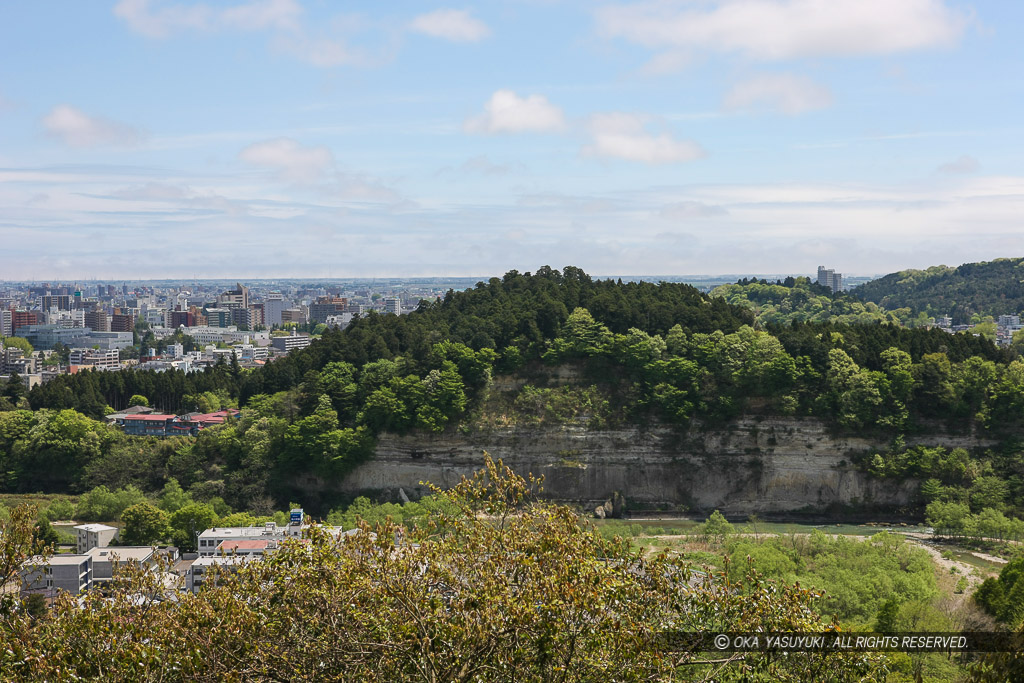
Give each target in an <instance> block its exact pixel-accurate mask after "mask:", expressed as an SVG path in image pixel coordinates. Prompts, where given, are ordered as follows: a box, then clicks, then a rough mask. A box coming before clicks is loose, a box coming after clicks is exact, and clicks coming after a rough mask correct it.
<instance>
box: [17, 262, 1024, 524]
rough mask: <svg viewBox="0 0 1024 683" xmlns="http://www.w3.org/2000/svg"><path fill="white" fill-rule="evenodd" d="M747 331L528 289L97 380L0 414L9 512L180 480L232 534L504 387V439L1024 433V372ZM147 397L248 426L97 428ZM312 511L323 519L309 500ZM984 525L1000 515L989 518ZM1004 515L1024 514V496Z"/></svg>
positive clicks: (823, 337)
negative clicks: (734, 427) (794, 422)
mask: <svg viewBox="0 0 1024 683" xmlns="http://www.w3.org/2000/svg"><path fill="white" fill-rule="evenodd" d="M753 322H754V320H753V316H752V315H751V313H750V311H748V310H746V309H744V308H740V307H737V306H733V305H730V304H729V303H727V302H726V301H724V300H723V299H721V298H709V297H706V296H703V295H701V294H700V293H699V292H697V291H696V290H695V289H693V288H692V287H689V286H686V285H681V284H667V283H662V284H659V285H655V284H651V283H622V282H616V281H612V280H605V281H594V280H592V279H591V278H590V277H589V276H587V275H586V274H585V273H583V272H582V271H581V270H579V269H577V268H572V267H569V268H566V269H565V270H564V271H563V272H559V271H557V270H553V269H550V268H542V269H541V270H539V271H538V272H537V273H535V274H529V273H526V274H520V273H517V272H515V271H513V272H510V273H507V274H506V275H505V276H504V277H503V278H492V279H491V280H489V281H488V282H486V283H485V282H481V283H479V284H478V285H477V286H476V287H474V288H472V289H469V290H466V291H464V292H458V293H456V292H449V293H448V295H446V296H445V297H444V299H443V300H438V301H435V302H424V303H422V304H421V306H420V308H419V310H417V311H416V312H414V313H412V314H409V315H403V316H394V315H377V314H370V315H368V316H365V317H362V318H359V319H357V320H355V321H353V323H352V324H351V325H350V326H349V327H348V328H347V329H345V330H344V331H337V330H335V331H328V332H325V334H324V335H323V338H322V339H321V340H319V341H317V342H314V343H313V344H312V345H311V346H310V347H309V348H307V349H303V350H298V351H295V352H292V353H291V354H289V355H288V356H287V357H285V358H282V359H280V360H275V361H273V362H271V363H268V364H267V365H266V366H265V367H264V368H261V369H258V370H253V371H248V370H243V369H241V368H239V367H238V366H237V364H234V363H224V364H221V365H218V366H217V367H214V368H211V369H209V370H208V371H206V372H203V373H197V374H188V375H186V374H184V373H180V372H165V373H153V372H134V371H124V372H105V373H97V372H82V373H78V374H76V375H67V376H61V377H58V378H56V379H54V380H52V381H51V382H48V383H47V384H44V385H41V386H39V387H36V388H34V389H33V390H32V392H31V393H30V394H29V396H28V397H27V399H26V398H25V397H20V398H18V399H17V402H16V403H15V402H13V401H11V400H10V399H7V404H6V406H7V407H8V408H16V409H14V410H7V411H6V412H0V492H2V491H9V492H28V491H43V492H48V493H81V492H84V491H86V490H88V489H91V488H94V487H99V486H105V487H106V488H107V490H109V491H118V490H123V489H125V488H126V487H128V486H134V487H136V488H137V489H138V490H139V491H141V492H143V493H144V494H149V495H155V494H156V493H157V492H159V491H161V490H163V488H164V487H165V486H166V485H167V484H168V483H169V482H170V481H171V480H172V479H173V480H175V481H176V484H175V485H178V484H180V486H181V487H182V489H183V490H185V491H186V492H187V493H188V494H189V495H190V496H191V497H192V499H193V500H194V501H195V502H197V503H208V504H211V505H213V504H216V505H220V506H221V507H220V509H219V510H218V514H219V515H221V516H223V515H225V514H230V511H231V510H246V511H252V512H254V513H257V514H261V515H266V514H270V513H272V512H273V510H274V509H277V508H278V507H279V506H283V505H285V504H286V503H287V502H289V501H290V500H295V499H296V498H298V497H299V496H303V502H304V503H306V504H307V506H308V507H310V508H311V509H313V510H314V511H317V512H320V513H326V512H327V511H328V510H329V509H331V508H332V507H334V506H335V505H336V503H337V502H341V501H334V500H328V499H324V500H320V499H315V498H313V496H314V494H311V493H310V492H309V490H308V489H309V487H308V486H303V485H302V483H301V482H302V478H303V477H316V478H319V479H321V480H323V481H326V482H331V481H338V480H340V479H341V478H343V477H344V476H346V474H347V473H349V472H350V471H351V470H352V469H353V468H354V467H356V466H358V465H359V464H360V463H361V462H363V461H365V460H366V459H367V458H370V457H372V455H373V452H374V448H375V444H376V438H377V435H378V434H380V433H382V432H388V433H397V434H406V433H436V432H444V431H446V430H452V429H463V430H465V429H472V428H473V426H474V425H475V424H479V423H480V418H481V415H482V413H483V411H484V406H485V404H486V402H487V398H488V396H489V392H490V386H491V382H492V378H493V377H494V376H495V375H503V376H506V377H512V378H516V377H518V378H520V384H522V381H523V380H525V386H523V387H522V388H521V389H520V390H519V391H518V393H517V394H516V395H515V396H513V397H512V398H511V399H510V409H509V411H508V415H507V419H510V420H515V421H521V422H522V423H524V424H530V423H535V422H553V421H554V422H557V421H560V420H566V419H576V418H577V417H580V416H584V415H586V416H588V417H589V419H590V421H591V425H592V426H595V427H599V426H601V425H602V424H605V423H607V422H608V421H615V420H617V421H622V422H629V423H634V424H655V423H657V424H669V425H677V426H678V427H679V428H680V429H685V428H686V427H687V425H688V424H689V422H690V420H691V419H692V418H694V417H700V418H701V419H702V421H703V423H704V424H719V425H725V424H726V423H727V422H728V421H729V420H730V419H732V418H734V417H736V416H738V415H740V414H743V413H749V412H758V413H760V414H775V415H807V416H816V417H820V418H822V419H824V420H826V421H828V422H830V423H831V424H832V425H833V426H834V428H835V429H837V430H855V431H864V430H871V431H873V432H875V433H876V434H878V435H881V436H883V437H888V436H891V437H892V438H893V439H894V443H895V440H896V437H898V436H899V435H900V434H902V433H904V432H908V431H912V430H921V429H924V430H930V429H933V425H934V422H935V421H936V420H939V421H943V422H946V423H947V424H948V425H950V426H951V427H952V428H953V429H961V430H968V429H973V428H974V427H975V426H976V425H977V426H980V427H981V428H985V429H988V430H990V431H991V432H992V433H993V434H997V435H998V434H1002V433H1007V434H1011V433H1013V431H1014V430H1016V429H1018V428H1019V427H1021V426H1024V398H1022V397H1024V362H1022V361H1011V356H1010V355H1009V354H1008V353H1007V352H1004V351H1002V350H1000V349H998V348H996V347H995V346H994V345H993V344H992V343H991V342H989V341H988V340H986V339H984V338H981V337H975V336H972V335H969V334H958V335H949V334H946V333H944V332H941V331H939V330H926V329H907V328H904V327H900V326H897V325H892V324H884V323H880V324H871V325H841V324H833V323H814V322H805V323H799V322H796V321H793V322H791V323H790V324H787V325H780V326H775V325H768V326H767V329H764V330H758V329H755V328H754V327H753V326H752V323H753ZM559 365H571V366H573V367H574V368H575V369H576V372H577V374H578V381H577V382H576V383H575V385H574V386H572V387H566V388H560V389H559V388H550V387H545V386H537V385H534V384H531V382H530V378H531V376H532V375H533V374H534V370H535V369H537V368H539V367H544V366H549V367H554V366H559ZM134 395H139V396H143V397H146V398H147V399H148V400H149V402H150V404H151V405H154V406H157V407H158V409H161V410H168V411H172V410H180V409H181V408H182V407H185V406H189V405H192V404H194V403H196V402H200V401H201V402H204V403H206V404H210V403H218V404H219V405H221V406H224V405H235V404H237V405H239V406H240V407H241V409H242V413H241V416H240V418H239V419H237V420H232V421H229V423H228V424H225V425H223V426H219V427H213V428H210V429H207V430H204V431H203V432H202V433H200V435H199V436H198V437H196V438H176V439H166V440H161V441H157V440H154V439H144V438H137V437H128V436H125V435H123V434H121V433H120V432H118V431H116V430H114V429H113V428H111V427H107V426H105V425H103V424H101V423H100V422H97V421H96V419H97V418H100V417H101V416H102V415H103V413H104V412H106V411H107V410H109V409H111V408H121V407H124V406H125V405H126V404H127V402H128V401H130V400H131V399H132V397H133V396H134ZM898 450H899V449H898V448H894V449H893V452H892V453H885V454H880V458H881V459H882V465H881V466H876V465H877V463H874V462H873V461H866V462H865V463H864V466H865V468H869V469H870V471H871V472H872V474H876V475H877V476H890V477H905V476H915V475H916V470H914V469H913V468H909V467H902V466H901V465H900V466H897V465H896V464H894V465H893V466H892V467H889V466H887V463H888V462H889V461H890V460H892V461H893V462H894V463H897V462H902V461H898V457H899V453H898ZM1018 451H1019V449H1017V448H1016V447H1013V446H1008V447H1007V448H1006V449H1003V450H1001V451H1000V453H999V455H998V457H997V456H996V455H994V454H986V453H976V454H972V455H971V457H972V459H973V461H974V462H976V465H973V466H971V467H970V468H967V469H965V470H964V471H963V472H959V471H957V472H954V473H940V474H937V475H936V474H928V475H926V476H929V477H932V476H935V477H937V478H939V480H940V482H941V484H942V485H943V486H946V487H947V488H948V491H949V493H948V495H944V496H943V498H944V499H948V500H950V501H959V500H961V499H962V498H963V496H968V497H970V496H971V495H973V494H972V493H971V491H972V487H973V486H974V482H975V480H976V479H977V478H978V477H984V476H995V477H999V478H1008V477H1011V476H1012V475H1013V474H1014V473H1015V472H1016V468H1017V464H1016V463H1017V462H1018V457H1017V455H1016V454H1017V452H1018ZM311 498H312V499H311ZM985 507H990V506H989V505H986V506H985ZM996 507H1000V509H1004V510H1006V511H1013V510H1015V509H1017V508H1018V507H1024V487H1018V486H1016V485H1015V484H1011V485H1009V486H1008V487H1007V488H1006V489H1005V495H1004V496H1003V497H1002V500H1001V501H1000V502H999V504H998V505H997V506H996Z"/></svg>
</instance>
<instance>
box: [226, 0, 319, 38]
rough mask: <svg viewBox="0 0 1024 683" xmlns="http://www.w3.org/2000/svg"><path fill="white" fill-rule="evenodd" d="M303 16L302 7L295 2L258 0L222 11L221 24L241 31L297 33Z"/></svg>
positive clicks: (289, 0) (290, 0) (292, 0)
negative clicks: (273, 30)
mask: <svg viewBox="0 0 1024 683" xmlns="http://www.w3.org/2000/svg"><path fill="white" fill-rule="evenodd" d="M301 16H302V7H301V6H299V4H298V3H297V2H295V0H262V1H259V0H257V1H256V2H249V3H243V4H241V5H236V6H234V7H229V8H227V9H225V10H221V12H220V23H221V24H222V25H223V26H225V27H228V28H234V29H237V30H240V31H262V30H266V29H278V30H283V31H296V30H298V28H299V19H300V17H301Z"/></svg>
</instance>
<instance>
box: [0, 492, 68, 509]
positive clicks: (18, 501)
mask: <svg viewBox="0 0 1024 683" xmlns="http://www.w3.org/2000/svg"><path fill="white" fill-rule="evenodd" d="M54 498H66V499H68V500H70V501H71V502H72V503H75V504H77V503H78V496H69V495H62V494H53V493H0V505H2V506H4V507H7V508H13V507H17V506H19V505H24V504H26V503H28V504H31V505H35V506H36V507H37V508H38V509H40V510H42V509H44V508H46V506H48V505H49V504H50V501H52V500H53V499H54Z"/></svg>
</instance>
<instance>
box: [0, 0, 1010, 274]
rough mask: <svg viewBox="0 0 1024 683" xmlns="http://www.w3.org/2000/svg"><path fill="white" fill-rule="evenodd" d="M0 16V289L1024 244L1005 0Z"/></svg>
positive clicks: (266, 1)
mask: <svg viewBox="0 0 1024 683" xmlns="http://www.w3.org/2000/svg"><path fill="white" fill-rule="evenodd" d="M52 10H53V8H52V7H47V6H44V5H33V4H31V3H29V4H25V3H21V4H11V5H7V6H4V7H2V8H0V44H3V45H4V47H3V48H0V54H3V55H4V56H5V57H6V59H3V60H0V235H2V247H3V251H4V254H5V256H6V257H7V258H5V259H4V263H3V266H0V280H6V281H14V280H36V281H47V280H65V281H67V280H79V281H91V280H92V279H96V280H111V281H113V280H117V281H120V280H123V279H127V280H129V281H135V280H149V279H179V280H186V281H187V280H191V279H195V278H198V279H209V278H210V277H213V276H216V277H218V278H224V279H227V278H229V277H230V278H239V279H243V280H258V279H286V278H311V279H355V278H365V277H388V276H391V277H399V278H415V277H486V276H494V275H498V276H500V275H501V274H502V273H504V272H506V271H508V270H511V269H517V270H520V271H535V270H536V269H537V268H539V267H540V266H542V265H544V264H548V265H550V266H552V267H555V268H561V267H563V266H565V265H569V264H572V265H576V266H579V267H581V268H583V269H584V270H585V271H587V272H589V273H591V274H615V273H622V274H633V275H638V276H642V275H648V276H650V275H656V274H667V275H683V274H697V273H701V274H709V275H714V274H728V273H738V274H744V273H748V274H750V273H807V274H808V275H813V269H814V268H815V267H816V266H817V265H818V264H819V263H824V264H827V265H828V267H829V268H834V269H835V270H837V271H840V272H842V273H844V274H851V275H875V274H882V273H886V272H891V271H896V270H902V269H905V268H923V267H927V266H930V265H938V264H946V265H950V266H956V265H959V264H961V263H965V262H971V261H984V260H992V259H995V258H999V257H1004V256H1005V257H1012V256H1019V255H1021V254H1024V235H1022V234H1021V233H1020V231H1019V228H1018V223H1019V216H1020V215H1022V212H1024V168H1021V162H1020V155H1019V154H1018V153H1017V152H1018V151H1019V150H1020V148H1021V144H1020V143H1021V141H1022V130H1024V129H1022V125H1021V124H1020V119H1021V116H1020V114H1021V113H1022V111H1021V110H1022V108H1024V107H1022V103H1024V97H1022V96H1021V95H1022V94H1021V92H1020V91H1021V89H1022V87H1024V86H1022V85H1021V84H1020V82H1019V79H1018V77H1017V74H1018V73H1019V71H1020V66H1021V62H1022V56H1021V54H1020V50H1019V48H1018V43H1019V35H1018V34H1019V33H1020V30H1021V29H1020V27H1021V26H1024V21H1022V20H1024V8H1022V7H1020V6H1018V5H1016V4H1014V3H1000V2H995V1H994V0H990V1H986V2H975V3H964V2H958V1H954V0H889V1H888V2H881V0H862V1H861V2H857V3H833V2H824V1H823V0H715V1H711V0H708V1H707V2H671V1H664V2H609V3H601V4H594V3H588V2H582V1H574V0H565V1H561V2H560V1H557V0H545V1H540V0H518V1H516V2H508V3H500V4H499V3H493V4H491V3H486V4H485V3H477V4H457V5H449V4H445V3H436V4H435V3H424V2H396V3H388V4H387V5H383V6H381V5H378V4H371V3H356V4H350V5H346V6H345V7H344V8H342V7H339V6H337V5H335V4H333V3H325V2H318V1H313V0H306V1H304V2H300V1H299V0H235V1H233V2H226V3H213V2H193V1H191V0H174V1H168V2H157V1H155V0H120V1H118V2H109V3H104V4H100V3H64V4H63V5H62V6H61V11H60V12H54V11H52Z"/></svg>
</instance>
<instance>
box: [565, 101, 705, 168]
mask: <svg viewBox="0 0 1024 683" xmlns="http://www.w3.org/2000/svg"><path fill="white" fill-rule="evenodd" d="M646 123H647V119H646V118H645V117H643V116H638V115H636V114H623V113H618V112H614V113H609V114H595V115H594V116H592V117H591V120H590V132H591V135H592V136H593V142H592V144H590V145H587V146H586V147H584V148H583V154H585V155H587V156H600V157H613V158H616V159H625V160H627V161H641V162H644V163H648V164H667V163H676V162H682V161H693V160H694V159H700V158H701V157H704V156H706V153H705V151H704V150H703V149H702V148H701V146H700V145H698V144H697V143H695V142H693V141H691V140H676V139H675V138H673V137H672V136H671V135H669V134H668V133H660V134H657V135H655V134H652V133H649V132H648V131H647V130H646V127H645V126H646Z"/></svg>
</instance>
